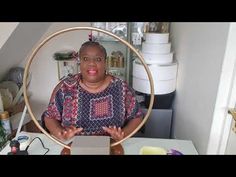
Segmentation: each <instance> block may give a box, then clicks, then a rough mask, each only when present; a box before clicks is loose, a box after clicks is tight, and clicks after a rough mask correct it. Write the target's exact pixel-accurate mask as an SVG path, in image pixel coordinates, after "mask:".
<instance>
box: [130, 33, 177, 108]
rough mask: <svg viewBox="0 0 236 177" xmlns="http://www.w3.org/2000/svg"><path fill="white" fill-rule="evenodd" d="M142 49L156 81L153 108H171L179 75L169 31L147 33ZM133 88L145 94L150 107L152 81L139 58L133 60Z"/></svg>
mask: <svg viewBox="0 0 236 177" xmlns="http://www.w3.org/2000/svg"><path fill="white" fill-rule="evenodd" d="M141 51H142V52H141V54H142V55H143V57H144V60H145V62H146V64H147V65H148V67H149V70H150V71H151V73H152V77H153V81H154V94H155V100H154V105H153V108H160V109H169V108H170V107H171V105H172V101H173V97H174V93H175V89H176V76H177V62H173V52H171V43H170V42H169V33H146V34H145V42H143V43H142V50H141ZM133 88H134V89H135V90H136V91H138V92H141V93H144V94H145V96H146V100H145V101H146V102H147V107H148V105H149V99H150V82H149V79H148V75H147V72H146V71H145V68H144V66H143V65H142V64H141V62H140V60H139V59H136V60H135V61H134V62H133Z"/></svg>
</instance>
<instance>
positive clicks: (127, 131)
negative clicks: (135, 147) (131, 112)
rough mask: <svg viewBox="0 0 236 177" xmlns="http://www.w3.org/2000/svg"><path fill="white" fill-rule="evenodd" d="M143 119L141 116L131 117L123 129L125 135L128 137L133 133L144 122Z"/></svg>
mask: <svg viewBox="0 0 236 177" xmlns="http://www.w3.org/2000/svg"><path fill="white" fill-rule="evenodd" d="M142 120H143V119H142V118H141V117H137V118H134V119H131V120H130V121H129V122H128V123H127V125H126V126H125V127H124V128H123V129H122V131H123V132H124V137H126V136H128V135H129V134H130V133H132V132H133V131H134V130H135V129H136V128H137V127H138V126H139V124H140V123H141V122H142Z"/></svg>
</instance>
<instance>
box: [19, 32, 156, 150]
mask: <svg viewBox="0 0 236 177" xmlns="http://www.w3.org/2000/svg"><path fill="white" fill-rule="evenodd" d="M78 30H93V31H97V32H102V33H104V34H107V35H109V36H111V37H114V38H115V39H117V40H119V41H120V42H122V43H123V44H125V45H126V46H127V47H129V48H130V49H131V50H132V51H133V52H134V53H135V54H136V55H137V56H138V58H139V60H140V61H141V63H142V64H143V66H144V68H145V70H146V72H147V74H148V79H149V82H150V91H151V99H150V103H149V107H148V110H147V112H146V115H145V117H144V118H143V121H142V122H141V123H140V124H139V126H138V127H136V129H134V131H133V132H132V133H130V134H129V135H128V136H126V137H125V138H123V139H122V140H120V141H117V142H114V143H111V147H113V146H116V145H118V144H120V143H122V142H123V141H125V140H126V139H128V138H130V137H131V136H133V135H134V134H135V133H136V132H137V131H138V130H139V129H140V128H141V127H142V126H143V125H144V124H145V122H146V121H147V119H148V117H149V115H150V113H151V109H152V106H153V102H154V83H153V78H152V75H151V71H150V70H149V68H148V66H147V64H146V63H145V60H144V58H143V57H142V55H141V54H140V53H139V52H138V51H137V50H136V49H135V48H134V47H133V46H132V45H131V44H130V43H128V42H127V41H125V40H124V39H122V38H120V37H118V36H117V35H115V34H113V33H111V32H109V31H106V30H103V29H99V28H94V27H72V28H66V29H63V30H60V31H57V32H55V33H53V34H51V35H50V36H48V37H47V38H46V39H44V40H43V41H42V42H41V43H40V44H39V45H38V46H37V47H36V48H35V49H34V50H33V52H32V54H31V55H30V57H29V58H28V60H27V63H26V66H25V71H24V78H23V89H24V99H25V104H26V106H27V109H28V112H29V114H30V116H31V119H32V120H33V122H34V123H35V125H36V126H37V127H38V128H39V129H40V130H41V131H42V133H44V134H45V135H46V136H47V137H48V138H50V139H51V140H52V141H54V142H55V143H58V144H59V145H61V146H63V147H65V148H67V149H71V147H70V146H68V145H66V144H64V143H63V142H61V141H60V140H58V139H56V138H55V137H53V136H51V135H50V134H49V133H48V132H47V131H46V130H44V128H43V127H42V126H41V125H40V124H39V122H38V121H37V119H36V117H35V115H34V113H33V112H32V109H31V106H30V104H29V99H28V96H27V95H28V94H27V78H28V77H29V69H30V66H31V64H32V62H33V60H34V59H35V58H34V57H35V55H36V54H37V52H38V51H39V50H40V48H42V47H43V46H44V45H45V44H46V43H47V42H48V41H50V40H51V39H52V38H54V37H56V36H58V35H60V34H63V33H66V32H70V31H78Z"/></svg>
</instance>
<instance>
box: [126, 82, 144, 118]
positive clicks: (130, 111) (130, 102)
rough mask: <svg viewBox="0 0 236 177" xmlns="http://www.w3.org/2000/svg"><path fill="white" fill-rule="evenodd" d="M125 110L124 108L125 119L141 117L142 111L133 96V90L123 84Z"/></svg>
mask: <svg viewBox="0 0 236 177" xmlns="http://www.w3.org/2000/svg"><path fill="white" fill-rule="evenodd" d="M125 87H126V89H125V90H126V93H125V110H126V120H131V119H134V118H138V117H141V118H143V112H142V110H141V108H140V105H139V103H138V101H137V99H136V97H135V91H134V90H133V88H131V87H129V86H128V85H127V84H125Z"/></svg>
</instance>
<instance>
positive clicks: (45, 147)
mask: <svg viewBox="0 0 236 177" xmlns="http://www.w3.org/2000/svg"><path fill="white" fill-rule="evenodd" d="M35 139H39V141H40V142H41V144H42V146H43V148H44V149H47V151H46V152H45V153H44V154H43V155H45V154H47V153H48V152H49V148H46V147H45V146H44V144H43V141H42V140H41V139H40V138H39V137H35V138H34V139H32V140H31V142H30V143H29V145H28V146H27V147H26V148H25V151H27V150H28V149H29V147H30V144H31V143H32V142H33V141H34V140H35Z"/></svg>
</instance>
